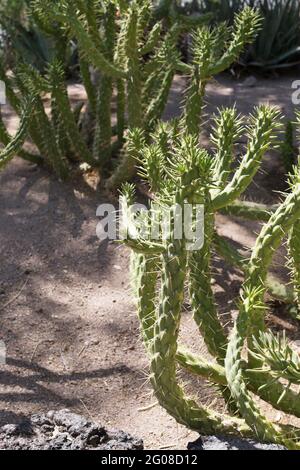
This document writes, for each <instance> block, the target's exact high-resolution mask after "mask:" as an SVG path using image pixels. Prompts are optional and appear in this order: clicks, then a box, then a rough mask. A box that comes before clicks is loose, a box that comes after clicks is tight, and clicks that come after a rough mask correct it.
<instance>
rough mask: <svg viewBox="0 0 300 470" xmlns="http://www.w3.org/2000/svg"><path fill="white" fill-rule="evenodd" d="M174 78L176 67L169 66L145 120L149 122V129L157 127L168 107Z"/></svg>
mask: <svg viewBox="0 0 300 470" xmlns="http://www.w3.org/2000/svg"><path fill="white" fill-rule="evenodd" d="M173 78H174V69H173V68H172V67H168V68H167V70H166V71H165V72H164V76H163V78H162V80H161V84H160V87H159V89H158V92H157V95H156V97H155V98H154V99H153V100H152V101H151V103H150V105H149V107H148V109H147V113H146V120H145V122H147V128H148V129H149V130H152V129H153V128H154V127H155V125H156V124H157V122H158V120H159V119H160V117H161V116H162V114H163V112H164V110H165V108H166V104H167V101H168V98H169V92H170V89H171V86H172V83H173Z"/></svg>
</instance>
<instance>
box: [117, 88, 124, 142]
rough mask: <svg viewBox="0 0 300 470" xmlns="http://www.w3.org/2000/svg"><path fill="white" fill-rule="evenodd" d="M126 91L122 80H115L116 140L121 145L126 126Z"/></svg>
mask: <svg viewBox="0 0 300 470" xmlns="http://www.w3.org/2000/svg"><path fill="white" fill-rule="evenodd" d="M125 113H126V91H125V82H124V80H118V81H117V135H118V142H119V144H120V146H122V144H123V142H124V132H125V128H126V120H125Z"/></svg>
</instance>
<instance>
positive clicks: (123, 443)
mask: <svg viewBox="0 0 300 470" xmlns="http://www.w3.org/2000/svg"><path fill="white" fill-rule="evenodd" d="M13 449H16V450H84V449H93V450H139V449H141V450H142V449H143V441H142V440H140V439H137V438H135V437H132V436H130V435H129V434H127V433H125V432H122V431H114V430H112V431H107V430H106V429H105V428H104V427H103V426H99V425H98V424H96V423H93V422H92V421H90V420H87V419H86V418H84V417H83V416H80V415H78V414H75V413H72V412H71V411H69V410H60V411H49V412H48V413H47V414H36V415H33V416H32V417H31V418H30V419H26V420H24V421H23V422H21V423H20V424H17V425H15V424H7V425H5V426H3V427H1V428H0V450H13Z"/></svg>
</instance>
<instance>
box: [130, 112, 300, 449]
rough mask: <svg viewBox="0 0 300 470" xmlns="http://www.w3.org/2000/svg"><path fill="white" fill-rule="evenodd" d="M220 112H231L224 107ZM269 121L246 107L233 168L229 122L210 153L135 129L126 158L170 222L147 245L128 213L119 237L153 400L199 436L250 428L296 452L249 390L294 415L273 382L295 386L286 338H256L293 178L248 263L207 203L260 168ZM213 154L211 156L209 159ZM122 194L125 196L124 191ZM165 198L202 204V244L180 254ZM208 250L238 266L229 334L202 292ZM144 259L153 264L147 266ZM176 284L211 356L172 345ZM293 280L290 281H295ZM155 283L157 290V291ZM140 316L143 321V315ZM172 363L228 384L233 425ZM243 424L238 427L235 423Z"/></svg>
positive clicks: (298, 405) (295, 402) (282, 388)
mask: <svg viewBox="0 0 300 470" xmlns="http://www.w3.org/2000/svg"><path fill="white" fill-rule="evenodd" d="M226 114H227V116H230V118H231V117H232V114H231V113H230V112H229V111H228V112H227V113H226ZM235 119H239V118H238V117H235ZM277 121H278V112H277V111H276V110H274V109H272V108H269V107H265V106H262V107H260V108H259V109H258V110H257V111H256V112H255V114H254V116H253V118H252V123H251V126H250V128H249V132H248V140H249V143H248V145H247V148H246V153H245V156H244V157H243V158H242V159H241V163H240V166H238V167H237V168H235V169H233V168H232V166H231V160H232V154H230V153H226V154H225V153H224V151H222V149H220V148H219V146H220V145H222V144H221V143H223V142H224V138H223V134H224V128H226V129H227V130H226V132H225V134H226V133H228V135H229V136H230V132H231V130H232V126H227V127H226V126H224V122H223V121H222V122H219V126H220V129H219V130H218V132H217V135H218V136H221V137H220V138H219V139H214V143H215V145H216V149H215V151H214V153H213V154H212V155H209V154H208V153H207V152H206V151H203V150H201V149H200V148H199V146H198V144H197V139H196V138H193V137H191V136H188V135H185V134H184V132H182V133H181V135H182V137H179V136H178V134H175V136H174V133H172V132H168V133H167V134H164V133H163V132H162V130H161V129H159V132H160V133H161V135H167V136H168V137H167V139H162V140H161V143H159V140H158V139H157V135H158V134H156V137H155V136H154V138H156V140H155V142H154V143H153V144H148V143H147V141H146V140H143V139H141V136H140V135H139V133H138V131H136V133H133V134H132V135H131V137H130V142H129V144H130V145H131V147H132V148H134V147H135V152H136V158H137V159H138V161H139V164H140V165H141V167H142V168H141V174H142V175H143V176H144V177H146V178H147V179H148V182H149V184H150V187H151V189H152V193H153V201H152V202H151V206H152V207H154V208H155V210H156V211H158V212H160V216H161V217H163V214H164V210H165V208H166V207H169V208H170V213H171V220H172V223H173V225H172V231H171V232H170V234H169V237H167V239H165V238H163V239H162V240H160V241H159V240H155V241H154V240H151V238H150V239H148V238H147V237H146V236H145V233H146V234H147V233H148V232H147V231H146V232H141V231H140V228H141V226H143V223H144V224H145V223H146V224H149V219H147V217H145V216H143V218H142V219H139V220H137V221H136V222H135V220H132V219H131V221H130V224H133V226H130V227H129V234H133V235H134V236H129V238H128V239H127V240H126V239H125V243H127V244H128V246H130V247H131V248H132V249H133V250H134V251H135V252H136V253H139V254H136V255H135V263H134V266H135V269H134V273H135V275H134V279H135V284H134V289H135V292H136V293H137V292H138V293H139V295H138V311H139V316H140V319H141V328H142V334H143V337H144V341H145V344H146V348H147V351H148V354H149V355H150V364H151V366H150V368H151V381H152V384H153V387H154V391H155V394H156V396H157V397H158V400H159V402H160V403H161V405H162V406H164V407H165V408H166V409H167V410H168V412H169V413H170V414H171V415H172V416H174V417H175V419H177V420H178V421H179V422H181V423H184V424H186V425H187V426H188V427H190V428H192V429H197V430H198V431H199V432H200V433H203V434H207V433H220V432H221V433H227V432H228V433H233V434H236V433H240V434H241V435H249V430H251V432H250V434H251V433H252V436H253V437H255V438H257V439H259V440H262V441H268V442H276V443H280V444H283V445H285V446H286V447H288V448H289V449H299V446H300V444H299V442H300V434H299V431H298V430H297V429H294V428H292V427H289V426H281V425H278V424H275V423H272V422H270V421H269V420H268V419H267V418H266V417H265V416H264V414H263V413H262V412H261V410H260V408H259V405H258V403H257V402H256V400H255V398H253V397H252V395H251V394H252V393H254V394H255V395H257V396H259V397H260V398H261V399H263V400H265V401H267V402H268V403H270V404H271V405H272V406H273V407H274V408H275V409H278V410H281V411H283V412H285V413H288V414H294V415H295V416H297V417H299V415H300V401H299V397H298V395H297V393H296V392H295V391H294V390H293V389H292V388H291V387H290V385H285V384H284V383H282V382H281V379H285V380H288V381H289V383H290V384H291V383H295V384H298V382H299V380H300V379H299V377H300V373H299V360H298V359H297V355H296V353H295V352H294V351H293V348H292V347H291V346H289V345H288V344H287V343H286V342H284V341H280V340H278V342H277V343H276V341H275V340H273V339H272V337H270V336H265V335H266V333H265V328H266V327H265V321H264V315H265V311H266V306H265V304H264V293H265V292H266V290H267V289H268V288H269V285H268V283H269V284H270V282H271V280H272V278H271V279H270V278H269V280H268V275H269V274H268V272H269V269H270V263H271V261H272V256H273V253H274V251H275V250H276V249H277V248H278V247H279V245H280V244H281V242H282V239H283V237H284V234H285V232H286V230H295V227H296V225H295V224H296V223H297V221H298V218H299V215H300V212H299V211H300V186H299V182H298V180H297V181H296V182H294V185H293V188H292V192H291V193H290V194H289V195H288V196H287V198H286V200H285V201H284V202H283V203H281V204H279V205H278V206H277V207H274V208H273V213H272V212H270V214H269V217H268V221H267V222H266V224H265V225H264V226H263V228H262V231H261V233H260V235H259V236H258V238H257V241H256V244H255V247H254V248H253V250H252V254H251V256H250V260H249V258H248V259H247V257H245V258H244V257H242V255H240V254H239V253H238V252H236V251H235V250H234V249H233V247H231V245H227V244H226V243H225V240H224V239H222V238H220V237H218V236H216V235H215V232H214V214H215V212H216V210H217V209H216V207H215V205H214V200H215V199H216V198H218V197H219V194H224V191H225V189H226V188H228V187H229V188H230V190H229V191H228V190H227V192H226V191H225V193H226V198H225V197H224V196H223V195H222V199H223V197H224V200H223V201H224V206H223V202H222V206H223V207H224V208H226V207H227V204H228V205H234V204H235V203H236V202H235V198H236V197H238V198H239V197H240V196H242V193H243V191H244V190H245V189H246V188H247V186H248V185H249V184H250V182H251V181H252V179H253V177H254V175H255V173H256V172H257V170H258V168H259V166H260V161H261V159H262V156H263V153H264V152H265V151H266V150H267V149H268V148H269V147H270V146H271V145H272V143H273V142H274V135H275V134H276V130H277V127H278V123H277ZM181 125H182V123H181ZM183 125H184V124H183ZM241 126H242V124H241V122H239V124H238V135H240V134H241V131H242V129H241ZM164 131H165V129H164ZM222 133H223V134H222ZM137 135H139V138H137ZM215 135H216V133H215ZM133 137H135V139H133ZM226 137H227V136H226V135H225V138H226ZM256 140H258V142H259V144H258V143H257V141H256ZM230 142H231V143H232V145H231V151H230V152H232V151H233V143H234V142H235V137H234V136H231V140H230ZM170 149H171V150H170ZM216 159H219V160H218V161H217V162H216ZM215 168H219V171H218V172H215ZM232 173H233V176H232ZM220 175H222V177H220ZM228 180H229V182H228ZM125 193H126V191H125ZM228 194H229V197H228ZM124 197H125V198H127V199H128V200H130V198H129V197H128V194H127V195H126V194H124ZM131 199H132V198H131ZM129 202H130V201H129ZM175 203H177V205H179V206H180V207H181V208H182V209H183V208H184V205H185V204H186V203H191V204H203V205H204V209H205V215H204V221H205V222H204V227H205V235H204V244H203V246H202V247H197V248H196V249H195V250H191V251H190V250H189V248H188V247H189V244H188V243H187V239H186V238H185V237H184V236H183V238H182V239H178V238H177V237H176V236H175V233H177V232H176V231H174V226H175V223H176V220H177V212H176V210H175V209H174V207H175V206H174V204H175ZM236 204H239V202H237V203H236ZM216 206H217V207H218V206H219V204H216ZM163 208H164V210H163ZM260 209H261V212H262V213H264V214H265V215H264V217H265V220H266V219H267V217H266V212H267V211H266V210H265V208H262V207H260ZM254 210H255V209H254ZM150 220H151V217H150ZM180 220H181V219H180ZM179 223H182V220H181V222H179ZM141 233H143V235H141ZM213 246H216V247H217V248H218V252H219V253H221V254H222V255H223V256H224V257H225V259H231V258H232V259H233V262H234V263H235V264H237V265H239V266H240V268H241V269H242V270H243V271H244V272H245V284H244V287H243V291H242V294H241V296H240V300H239V305H240V313H239V316H238V320H237V321H236V324H235V326H234V328H233V330H232V332H231V333H230V336H229V339H228V338H227V334H226V333H225V329H223V327H222V321H221V317H220V316H219V314H218V308H217V306H216V304H215V300H214V293H213V290H212V288H211V273H210V257H211V252H212V247H213ZM154 260H155V269H153V265H152V263H153V262H154ZM148 263H149V264H148ZM148 268H149V271H148ZM185 282H187V283H188V285H189V291H188V295H189V299H190V304H191V310H192V311H193V313H194V318H195V320H196V323H197V325H198V326H199V330H200V333H201V334H202V336H203V339H204V341H205V343H206V345H207V348H208V351H209V352H210V353H211V354H212V355H213V356H214V358H215V361H216V362H208V361H207V360H205V359H204V358H202V357H199V356H197V355H195V354H193V353H191V352H189V351H188V350H186V349H185V348H184V347H182V346H181V345H179V337H178V332H179V325H180V319H181V315H180V313H181V309H182V302H183V298H184V285H185ZM294 282H295V283H296V282H297V280H296V279H295V278H294ZM159 285H160V293H157V292H156V290H157V286H159ZM296 287H297V286H296ZM186 300H187V299H186ZM143 312H145V315H146V318H145V317H143ZM152 335H153V336H152ZM270 338H271V339H270ZM246 341H247V345H248V348H249V353H250V354H249V357H247V356H245V357H244V356H243V357H242V356H241V352H242V348H244V345H245V342H246ZM271 346H272V347H271ZM224 358H226V359H225V364H224ZM176 364H177V366H178V365H180V366H181V367H183V368H185V369H186V370H187V371H190V372H191V373H193V374H196V375H199V376H201V377H204V378H206V379H207V380H209V381H210V382H212V383H214V384H218V385H219V386H222V387H223V389H222V388H221V390H226V387H228V388H229V390H230V393H231V400H233V402H234V403H235V405H236V406H237V408H238V410H239V413H240V415H241V416H242V418H243V419H242V420H239V419H238V420H237V421H236V418H235V419H234V421H231V424H230V427H229V429H228V428H227V429H226V423H227V419H230V420H232V419H233V418H232V417H231V416H230V413H231V410H232V407H231V403H230V402H229V401H228V402H227V406H228V415H226V416H224V417H223V424H221V423H220V422H219V421H218V418H216V415H215V414H213V416H212V415H207V414H206V412H207V409H206V408H203V407H202V406H201V405H199V404H197V403H196V402H195V400H190V399H189V398H188V397H186V395H185V393H184V389H183V387H182V385H180V383H179V379H178V377H177V366H176ZM224 365H225V367H224ZM224 387H225V388H224ZM225 396H226V394H225ZM243 420H244V423H243ZM245 423H246V424H247V425H248V428H247V426H246V427H244V424H245Z"/></svg>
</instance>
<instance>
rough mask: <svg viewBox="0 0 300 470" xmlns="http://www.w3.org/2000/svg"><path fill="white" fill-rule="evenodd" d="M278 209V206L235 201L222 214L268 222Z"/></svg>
mask: <svg viewBox="0 0 300 470" xmlns="http://www.w3.org/2000/svg"><path fill="white" fill-rule="evenodd" d="M277 209H278V205H277V204H274V205H267V204H261V203H257V202H250V201H234V202H233V203H231V204H230V205H228V206H226V207H223V208H222V209H221V210H220V212H221V214H224V215H231V216H234V217H242V218H243V219H247V220H254V221H259V222H268V220H269V218H270V216H271V214H272V213H274V212H275V211H276V210H277Z"/></svg>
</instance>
